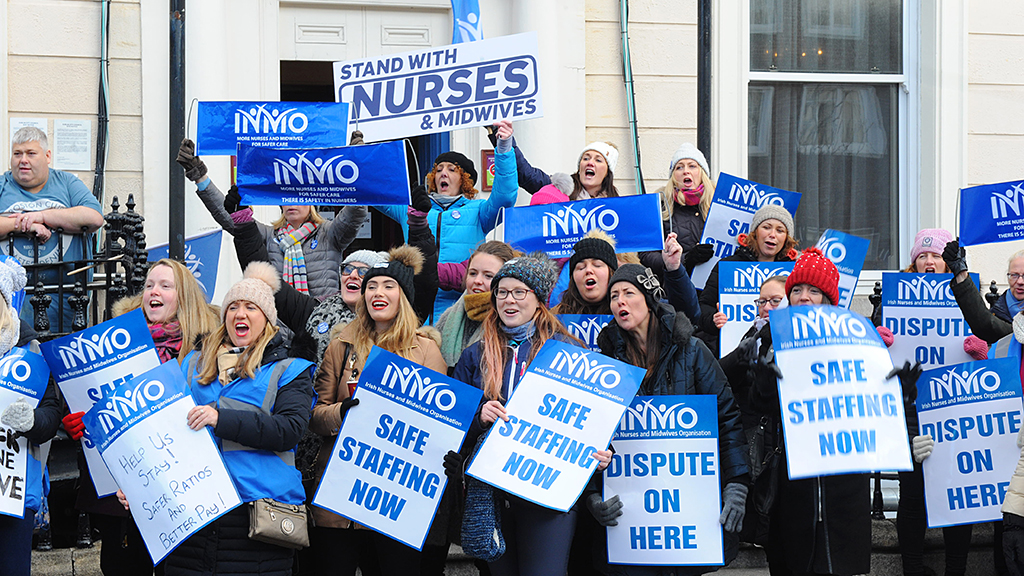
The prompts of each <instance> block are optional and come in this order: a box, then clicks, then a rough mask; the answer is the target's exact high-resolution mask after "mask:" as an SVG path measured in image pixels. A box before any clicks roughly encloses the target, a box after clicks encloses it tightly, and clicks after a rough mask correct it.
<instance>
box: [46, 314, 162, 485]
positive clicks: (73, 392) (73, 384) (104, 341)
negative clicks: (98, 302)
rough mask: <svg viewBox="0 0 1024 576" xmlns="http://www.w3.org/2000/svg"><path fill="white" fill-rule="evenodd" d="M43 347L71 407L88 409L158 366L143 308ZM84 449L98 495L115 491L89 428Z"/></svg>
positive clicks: (48, 362) (51, 371)
mask: <svg viewBox="0 0 1024 576" xmlns="http://www.w3.org/2000/svg"><path fill="white" fill-rule="evenodd" d="M41 348H42V352H43V357H44V358H46V363H47V364H49V365H50V373H51V374H52V375H53V379H54V381H56V382H57V384H58V385H59V386H60V390H61V392H63V393H64V399H65V400H66V401H67V403H68V407H69V408H70V409H71V411H72V412H88V411H89V410H91V409H92V407H93V405H94V404H95V403H96V402H99V401H100V400H101V399H103V397H104V396H106V395H107V393H109V392H110V391H111V390H114V389H115V388H117V387H118V386H119V385H121V384H123V383H125V382H128V381H130V380H131V379H132V378H134V377H135V376H136V375H139V374H144V373H146V372H149V371H150V370H152V369H153V368H156V367H157V366H159V365H160V357H159V356H157V353H156V347H155V346H154V345H153V337H152V336H151V335H150V333H149V327H148V326H147V325H146V316H145V315H144V314H143V313H142V310H141V309H140V310H133V311H131V312H129V313H127V314H123V315H121V316H118V317H117V318H114V319H112V320H107V321H106V322H104V323H102V324H97V325H96V326H93V327H92V328H87V329H85V330H82V331H81V332H75V333H74V334H69V335H67V336H65V337H63V338H58V339H56V340H50V341H49V342H44V343H43V344H42V345H41ZM82 448H83V450H84V452H85V461H86V463H88V465H89V475H90V476H91V477H92V482H93V484H94V485H95V486H96V495H97V496H99V497H100V498H102V497H104V496H109V495H111V494H113V493H114V492H116V491H117V483H116V482H114V478H113V476H111V475H110V472H109V471H108V470H107V467H106V465H105V464H104V463H103V459H102V458H100V454H99V452H98V451H97V449H96V443H95V441H94V440H92V438H91V437H90V436H89V434H88V433H87V434H86V435H85V437H84V438H82Z"/></svg>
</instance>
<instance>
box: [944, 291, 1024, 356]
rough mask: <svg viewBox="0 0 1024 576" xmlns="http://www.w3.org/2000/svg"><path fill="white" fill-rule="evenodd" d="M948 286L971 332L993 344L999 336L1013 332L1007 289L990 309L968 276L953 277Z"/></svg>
mask: <svg viewBox="0 0 1024 576" xmlns="http://www.w3.org/2000/svg"><path fill="white" fill-rule="evenodd" d="M949 287H950V289H951V290H952V292H953V297H954V298H956V303H957V304H958V305H959V306H960V311H961V312H962V313H963V315H964V320H966V321H967V325H968V326H970V327H971V332H973V333H974V335H975V336H977V337H978V338H981V339H982V340H984V341H985V342H988V343H989V344H995V343H996V342H997V341H998V340H999V339H1000V338H1002V337H1003V336H1006V335H1007V334H1012V333H1013V324H1011V323H1012V322H1013V318H1010V310H1009V307H1008V306H1007V305H1006V298H1008V297H1009V298H1013V296H1008V294H1007V293H1008V292H1009V291H1008V290H1007V291H1004V292H1003V293H1002V294H1000V295H999V300H996V303H995V305H994V306H992V309H991V310H989V309H988V306H986V305H985V300H984V299H983V298H982V296H981V292H979V291H978V287H977V286H975V285H974V282H972V281H971V279H970V278H968V279H966V280H964V281H963V282H957V281H956V278H954V279H953V280H952V281H951V282H950V283H949Z"/></svg>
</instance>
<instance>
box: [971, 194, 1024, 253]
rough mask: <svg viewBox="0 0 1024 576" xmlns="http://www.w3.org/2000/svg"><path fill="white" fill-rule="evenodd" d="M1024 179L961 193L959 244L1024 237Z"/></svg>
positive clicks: (972, 244) (983, 242)
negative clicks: (1023, 208)
mask: <svg viewBox="0 0 1024 576" xmlns="http://www.w3.org/2000/svg"><path fill="white" fill-rule="evenodd" d="M1022 199H1024V180H1017V181H1014V182H1001V183H999V184H985V185H983V186H972V187H970V188H962V189H961V190H960V244H962V245H964V246H974V245H975V244H987V243H990V242H1010V241H1012V240H1019V239H1021V238H1024V214H1022V211H1021V208H1022V206H1021V204H1022V202H1021V200H1022Z"/></svg>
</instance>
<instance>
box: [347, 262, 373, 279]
mask: <svg viewBox="0 0 1024 576" xmlns="http://www.w3.org/2000/svg"><path fill="white" fill-rule="evenodd" d="M369 269H370V267H369V266H353V265H352V264H346V265H345V267H344V268H342V270H341V275H342V276H348V275H349V274H351V273H352V272H358V273H359V277H360V278H362V277H363V276H366V272H367V271H369Z"/></svg>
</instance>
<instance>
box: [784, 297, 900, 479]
mask: <svg viewBox="0 0 1024 576" xmlns="http://www.w3.org/2000/svg"><path fill="white" fill-rule="evenodd" d="M769 323H770V325H771V329H772V342H773V345H774V349H775V355H776V362H777V363H778V366H779V369H780V370H781V371H782V378H781V379H780V380H779V382H778V385H779V401H780V403H781V409H782V426H783V432H784V434H785V437H786V459H787V464H788V465H789V477H790V478H791V479H797V478H810V477H813V476H827V475H830V474H847V473H855V472H870V471H874V470H910V469H912V464H911V461H910V444H909V443H908V442H907V422H906V416H905V414H904V410H903V393H902V391H901V388H900V382H899V379H898V378H891V379H886V376H887V375H888V373H889V372H890V371H891V370H892V361H891V360H890V359H889V354H888V352H886V349H885V344H884V343H882V339H881V337H879V336H878V333H877V332H876V331H875V327H874V325H872V324H871V322H870V321H869V320H868V319H867V318H864V317H863V316H861V315H860V314H857V313H856V312H851V311H849V310H846V309H845V308H839V307H838V306H790V307H789V308H784V309H782V310H775V311H773V312H771V314H770V316H769Z"/></svg>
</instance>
